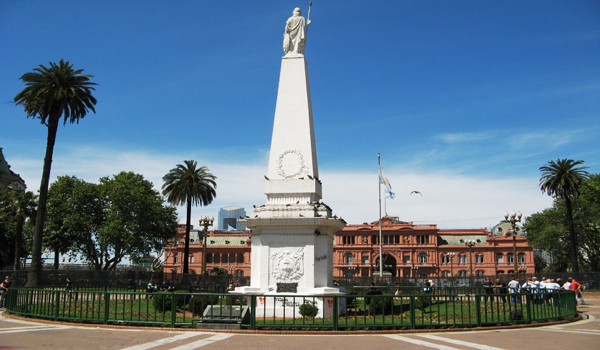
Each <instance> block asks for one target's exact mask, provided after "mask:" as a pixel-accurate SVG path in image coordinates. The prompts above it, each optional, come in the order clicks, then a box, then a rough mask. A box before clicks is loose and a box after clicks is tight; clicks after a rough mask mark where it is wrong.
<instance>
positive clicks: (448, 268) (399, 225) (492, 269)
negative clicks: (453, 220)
mask: <svg viewBox="0 0 600 350" xmlns="http://www.w3.org/2000/svg"><path fill="white" fill-rule="evenodd" d="M515 231H516V232H517V235H513V232H512V227H511V225H510V223H508V222H501V223H500V224H498V225H496V226H494V228H493V229H492V230H491V231H488V230H487V229H455V230H440V229H438V228H437V225H414V224H413V223H412V222H403V221H399V220H398V219H397V218H393V217H384V218H383V219H382V220H381V237H382V239H381V241H382V254H383V259H382V260H383V261H384V269H383V270H384V276H386V275H387V276H395V277H428V276H436V277H449V276H463V277H467V276H470V275H471V272H472V275H473V276H484V275H485V276H494V275H498V274H506V273H509V274H510V273H513V272H514V271H515V260H514V259H515V256H516V257H517V270H518V271H519V272H520V273H526V272H529V273H533V272H534V263H533V249H532V248H531V247H530V246H529V245H528V244H527V239H526V237H525V236H523V235H520V230H519V228H518V227H517V229H516V230H515ZM513 236H514V238H513ZM335 240H336V241H335V245H334V247H335V249H334V252H335V253H334V257H333V259H334V260H333V261H334V277H367V276H378V275H379V260H380V254H379V222H374V223H363V224H361V225H348V226H347V227H346V228H344V229H343V230H342V231H340V232H338V233H337V234H336V237H335Z"/></svg>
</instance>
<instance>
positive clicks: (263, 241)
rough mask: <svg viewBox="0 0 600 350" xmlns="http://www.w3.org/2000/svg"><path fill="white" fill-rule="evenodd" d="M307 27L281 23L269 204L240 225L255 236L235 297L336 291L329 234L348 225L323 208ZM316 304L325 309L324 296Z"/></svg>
mask: <svg viewBox="0 0 600 350" xmlns="http://www.w3.org/2000/svg"><path fill="white" fill-rule="evenodd" d="M309 24H310V20H309V21H308V22H306V21H305V19H304V17H302V16H301V13H300V9H299V8H296V9H295V10H294V14H293V16H292V17H290V18H289V19H288V20H287V22H286V30H285V34H284V52H285V56H284V57H283V58H282V60H281V74H280V78H279V90H278V93H277V105H276V108H275V121H274V124H273V137H272V141H271V152H270V156H269V167H268V170H267V175H266V176H265V189H264V191H265V194H266V196H267V202H266V204H264V205H261V206H256V207H255V209H254V214H253V215H252V216H251V217H250V218H248V219H246V220H240V222H242V225H244V226H246V227H248V228H250V229H251V230H252V258H251V259H252V260H251V264H252V276H251V285H250V286H249V287H238V288H236V291H235V292H234V293H241V294H265V295H271V294H286V295H290V294H298V295H320V296H325V295H328V294H329V295H331V294H339V293H340V290H339V288H336V287H334V286H333V256H332V255H333V239H334V238H333V234H334V233H335V232H337V231H339V230H341V229H342V228H343V227H344V226H345V225H346V224H345V222H344V221H343V220H342V219H338V218H337V217H334V216H333V214H332V211H331V208H330V207H329V206H327V205H326V204H324V203H323V202H321V198H322V195H321V181H320V180H319V170H318V165H317V150H316V147H315V132H314V127H313V115H312V105H311V101H310V86H309V82H308V70H307V63H306V59H305V57H304V48H305V44H306V32H307V26H308V25H309ZM266 299H267V300H268V298H266ZM320 300H321V303H323V298H321V299H320ZM324 304H325V305H322V306H321V307H322V309H321V311H320V313H321V312H322V313H323V314H325V315H326V314H328V312H327V310H326V308H327V303H324ZM329 304H331V303H329ZM330 306H331V305H329V307H330ZM271 307H273V308H277V305H271ZM288 312H289V308H288Z"/></svg>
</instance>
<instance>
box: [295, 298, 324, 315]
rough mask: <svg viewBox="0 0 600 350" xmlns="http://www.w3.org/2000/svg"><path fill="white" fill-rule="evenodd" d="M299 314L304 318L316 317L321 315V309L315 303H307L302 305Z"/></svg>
mask: <svg viewBox="0 0 600 350" xmlns="http://www.w3.org/2000/svg"><path fill="white" fill-rule="evenodd" d="M298 312H300V315H302V317H315V316H317V314H318V313H319V308H318V307H317V305H315V303H313V302H310V301H307V302H305V303H304V304H302V305H300V307H299V308H298Z"/></svg>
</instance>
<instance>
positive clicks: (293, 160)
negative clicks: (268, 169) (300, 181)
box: [277, 149, 304, 179]
mask: <svg viewBox="0 0 600 350" xmlns="http://www.w3.org/2000/svg"><path fill="white" fill-rule="evenodd" d="M303 170H304V157H303V156H302V152H300V151H298V150H297V149H288V150H285V151H283V152H281V154H280V155H279V157H278V158H277V173H278V174H279V175H281V176H283V177H284V178H286V179H290V178H293V177H296V176H299V175H301V174H302V171H303Z"/></svg>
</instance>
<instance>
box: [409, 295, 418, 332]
mask: <svg viewBox="0 0 600 350" xmlns="http://www.w3.org/2000/svg"><path fill="white" fill-rule="evenodd" d="M415 312H416V305H415V295H414V294H411V296H410V328H411V329H415V328H417V325H416V315H415Z"/></svg>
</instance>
